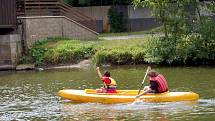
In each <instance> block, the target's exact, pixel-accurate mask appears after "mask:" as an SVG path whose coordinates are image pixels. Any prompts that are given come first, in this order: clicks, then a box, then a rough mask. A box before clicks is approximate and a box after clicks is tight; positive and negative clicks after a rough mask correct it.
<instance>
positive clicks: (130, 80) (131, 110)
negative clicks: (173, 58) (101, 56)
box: [0, 66, 215, 121]
mask: <svg viewBox="0 0 215 121" xmlns="http://www.w3.org/2000/svg"><path fill="white" fill-rule="evenodd" d="M153 68H154V69H156V70H157V71H159V72H161V73H162V74H164V75H165V76H166V77H167V79H168V82H169V87H170V90H171V91H194V92H196V93H198V94H199V95H200V100H199V101H197V102H174V103H144V102H142V103H136V104H132V103H123V104H109V105H107V104H99V103H71V102H69V101H68V100H61V98H60V97H58V96H57V92H58V91H59V90H60V89H63V88H72V89H85V88H98V87H100V86H101V85H102V83H101V82H100V81H99V78H98V76H97V75H96V72H95V69H94V68H91V69H60V70H45V71H40V72H36V71H23V72H8V71H7V72H3V71H2V72H0V121H10V120H18V121H26V120H34V121H46V120H49V121H50V120H53V121H139V120H146V121H214V120H215V67H153ZM104 70H109V71H111V73H112V77H113V78H114V79H115V80H117V82H118V88H119V89H138V88H139V86H140V84H141V81H142V79H143V77H144V74H145V71H146V67H145V66H120V67H119V66H117V67H107V68H101V71H104ZM145 84H147V82H146V81H145Z"/></svg>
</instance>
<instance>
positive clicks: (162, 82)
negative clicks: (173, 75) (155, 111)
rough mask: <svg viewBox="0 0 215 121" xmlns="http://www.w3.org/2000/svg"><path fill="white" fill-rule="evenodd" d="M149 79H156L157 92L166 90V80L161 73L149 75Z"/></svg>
mask: <svg viewBox="0 0 215 121" xmlns="http://www.w3.org/2000/svg"><path fill="white" fill-rule="evenodd" d="M149 80H152V81H156V82H157V83H158V91H159V93H162V92H166V91H168V85H167V81H166V79H165V78H164V76H163V75H161V74H159V75H158V76H156V77H150V79H149Z"/></svg>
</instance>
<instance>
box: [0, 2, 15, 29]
mask: <svg viewBox="0 0 215 121" xmlns="http://www.w3.org/2000/svg"><path fill="white" fill-rule="evenodd" d="M16 24H17V19H16V2H15V0H0V28H14V27H15V26H16Z"/></svg>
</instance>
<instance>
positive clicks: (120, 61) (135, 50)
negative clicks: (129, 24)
mask: <svg viewBox="0 0 215 121" xmlns="http://www.w3.org/2000/svg"><path fill="white" fill-rule="evenodd" d="M144 54H145V52H144V50H143V48H142V47H131V48H112V49H104V50H99V51H97V52H96V53H95V55H94V56H93V60H94V62H95V63H96V64H114V65H124V64H143V63H145V62H144Z"/></svg>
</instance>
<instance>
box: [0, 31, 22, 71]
mask: <svg viewBox="0 0 215 121" xmlns="http://www.w3.org/2000/svg"><path fill="white" fill-rule="evenodd" d="M20 53H21V40H20V35H18V34H11V35H0V70H3V69H14V68H15V67H16V64H17V62H18V56H19V54H20Z"/></svg>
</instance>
